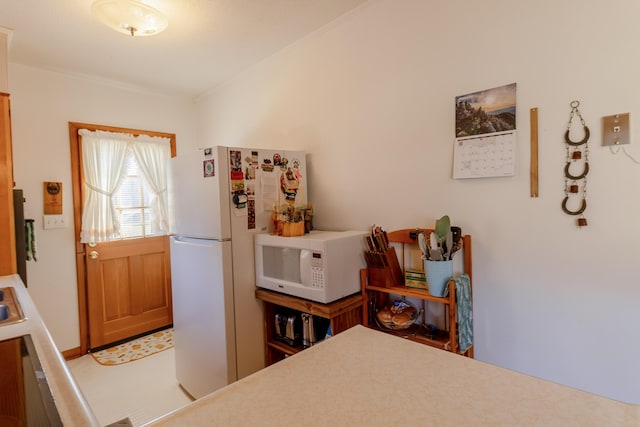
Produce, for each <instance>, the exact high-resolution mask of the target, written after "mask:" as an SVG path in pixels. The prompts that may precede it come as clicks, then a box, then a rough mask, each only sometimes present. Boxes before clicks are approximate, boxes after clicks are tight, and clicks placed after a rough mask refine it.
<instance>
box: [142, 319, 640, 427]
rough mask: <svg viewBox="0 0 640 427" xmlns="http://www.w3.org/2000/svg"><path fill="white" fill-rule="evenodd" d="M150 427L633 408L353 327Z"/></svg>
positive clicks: (548, 416)
mask: <svg viewBox="0 0 640 427" xmlns="http://www.w3.org/2000/svg"><path fill="white" fill-rule="evenodd" d="M148 425H149V426H153V427H167V426H190V427H198V426H257V425H259V426H285V425H301V426H331V425H334V426H342V425H350V426H384V427H388V426H390V425H407V426H409V425H411V426H421V425H438V426H460V425H490V426H516V425H517V426H522V425H525V426H553V425H561V426H603V425H615V426H637V425H640V410H639V408H638V407H637V406H636V405H629V404H625V403H622V402H617V401H614V400H610V399H606V398H603V397H599V396H596V395H593V394H590V393H587V392H583V391H579V390H575V389H572V388H569V387H566V386H562V385H559V384H555V383H552V382H549V381H544V380H541V379H538V378H534V377H530V376H527V375H523V374H520V373H517V372H514V371H509V370H507V369H504V368H500V367H497V366H493V365H489V364H486V363H483V362H480V361H477V360H474V359H470V358H466V357H463V356H459V355H456V354H453V353H449V352H446V351H442V350H438V349H434V348H431V347H428V346H426V345H422V344H418V343H415V342H412V341H408V340H405V339H402V338H398V337H394V336H391V335H389V334H385V333H383V332H379V331H374V330H371V329H368V328H365V327H364V326H355V327H353V328H351V329H349V330H347V331H345V332H342V333H340V334H337V335H336V336H334V337H332V338H330V339H328V340H326V341H324V342H322V343H319V344H317V345H315V346H313V347H311V348H309V349H307V350H305V351H302V352H300V353H298V354H296V355H294V356H291V357H289V358H287V359H285V360H283V361H281V362H278V363H276V364H274V365H272V366H269V367H268V368H266V369H263V370H261V371H259V372H256V373H255V374H253V375H250V376H248V377H246V378H243V379H242V380H240V381H238V382H235V383H233V384H230V385H228V386H226V387H224V388H222V389H220V390H218V391H216V392H213V393H212V394H209V395H207V396H205V397H203V398H201V399H199V400H196V401H195V402H193V403H191V404H189V405H187V406H185V407H183V408H181V409H178V410H176V411H174V412H172V413H170V414H167V415H165V416H163V417H161V418H159V419H157V420H155V421H154V422H152V423H150V424H148Z"/></svg>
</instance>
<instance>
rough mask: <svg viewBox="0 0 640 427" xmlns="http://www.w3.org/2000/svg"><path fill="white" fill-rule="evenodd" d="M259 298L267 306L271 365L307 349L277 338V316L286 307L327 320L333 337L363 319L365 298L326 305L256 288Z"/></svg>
mask: <svg viewBox="0 0 640 427" xmlns="http://www.w3.org/2000/svg"><path fill="white" fill-rule="evenodd" d="M256 298H258V299H259V300H261V301H262V302H263V303H264V331H265V353H266V358H267V366H269V365H271V364H273V363H276V362H278V361H280V360H282V359H284V358H285V357H286V356H290V355H292V354H295V353H298V352H299V351H301V350H303V349H304V347H302V346H291V345H288V344H287V343H284V342H282V341H278V340H276V339H275V335H276V329H275V315H276V312H277V311H278V310H279V309H281V308H282V307H284V308H286V309H289V310H293V311H295V312H298V313H309V314H312V315H313V316H318V317H322V318H324V319H327V320H328V321H329V324H330V325H331V332H332V334H338V333H340V332H342V331H344V330H347V329H349V328H351V327H352V326H355V325H357V324H360V321H361V319H362V295H360V294H355V295H351V296H348V297H345V298H342V299H339V300H337V301H334V302H332V303H329V304H322V303H318V302H313V301H309V300H306V299H302V298H297V297H293V296H289V295H285V294H281V293H278V292H273V291H269V290H267V289H260V288H258V289H256Z"/></svg>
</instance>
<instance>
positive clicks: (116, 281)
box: [85, 236, 173, 348]
mask: <svg viewBox="0 0 640 427" xmlns="http://www.w3.org/2000/svg"><path fill="white" fill-rule="evenodd" d="M86 246H87V247H86V252H85V257H86V266H87V296H88V307H87V308H88V311H89V335H90V344H89V345H90V347H91V348H96V347H100V346H104V345H105V344H109V343H113V342H115V341H120V340H122V339H125V338H129V337H131V336H135V335H139V334H141V333H144V332H147V331H150V330H153V329H158V328H161V327H164V326H167V325H169V324H171V323H172V322H173V316H172V308H171V307H172V306H171V284H170V277H171V270H170V264H169V238H168V237H167V236H160V237H147V238H144V239H130V240H121V241H116V242H108V243H99V244H95V246H93V247H90V245H86Z"/></svg>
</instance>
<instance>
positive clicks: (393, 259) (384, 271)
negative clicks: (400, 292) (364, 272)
mask: <svg viewBox="0 0 640 427" xmlns="http://www.w3.org/2000/svg"><path fill="white" fill-rule="evenodd" d="M367 265H368V273H369V286H382V287H385V288H391V287H393V286H402V285H403V284H404V274H403V273H402V269H401V268H400V263H399V262H398V256H397V255H396V249H395V248H394V247H390V248H388V249H387V250H386V251H384V252H369V253H368V256H367Z"/></svg>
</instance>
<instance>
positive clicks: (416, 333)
mask: <svg viewBox="0 0 640 427" xmlns="http://www.w3.org/2000/svg"><path fill="white" fill-rule="evenodd" d="M419 232H423V233H425V234H426V235H427V237H428V235H429V233H431V232H433V230H431V229H416V228H412V229H405V230H397V231H393V232H390V233H389V234H388V239H389V242H390V243H396V244H399V246H400V247H401V250H400V257H401V259H400V263H399V264H400V266H401V268H402V270H403V272H404V268H405V261H404V255H405V250H406V249H416V250H417V233H419ZM428 240H429V239H427V241H428ZM413 245H415V246H416V248H412V246H413ZM459 252H462V255H463V257H464V259H463V270H464V273H466V274H468V275H469V279H470V280H469V281H470V283H472V281H471V274H472V271H471V270H472V268H471V266H472V259H471V236H470V235H464V236H462V249H461V251H459ZM360 284H361V287H362V300H363V303H362V323H363V324H364V325H365V326H368V327H370V328H373V329H377V330H381V331H384V332H387V333H390V334H393V335H397V336H401V337H404V338H407V339H410V340H412V341H417V342H419V343H422V344H426V345H430V346H432V347H436V348H440V349H443V350H447V351H451V352H453V353H460V351H459V346H458V335H457V334H458V331H457V305H456V290H455V282H454V280H453V279H452V280H449V283H448V287H449V293H448V296H446V297H436V296H433V295H431V294H429V291H427V290H426V289H418V288H411V287H407V286H405V285H404V281H402V282H400V283H392V284H390V285H389V286H384V285H376V286H372V285H370V284H369V270H368V269H366V268H363V269H361V270H360ZM390 295H397V296H400V297H410V298H415V299H418V300H421V301H423V302H427V303H429V302H431V303H438V304H443V306H444V313H445V314H444V315H445V325H448V327H447V328H446V330H445V331H440V333H435V334H434V333H432V332H433V331H429V330H428V329H427V328H426V327H425V325H422V324H418V322H416V324H414V325H412V326H411V327H410V328H408V329H404V330H391V329H388V328H384V327H381V326H380V325H379V324H378V323H377V322H376V319H375V316H376V310H378V309H380V308H382V307H384V306H385V305H387V304H388V303H389V301H390ZM423 305H424V304H423ZM423 315H424V314H423ZM463 354H464V355H465V356H468V357H473V346H471V347H470V348H469V349H467V351H465V352H464V353H463Z"/></svg>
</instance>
